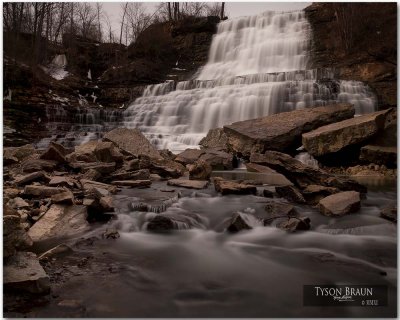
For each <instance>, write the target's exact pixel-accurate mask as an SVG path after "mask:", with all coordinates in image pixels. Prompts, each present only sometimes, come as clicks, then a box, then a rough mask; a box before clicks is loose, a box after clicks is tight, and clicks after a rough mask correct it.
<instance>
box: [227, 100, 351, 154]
mask: <svg viewBox="0 0 400 320" xmlns="http://www.w3.org/2000/svg"><path fill="white" fill-rule="evenodd" d="M353 116H354V107H353V106H352V105H350V104H336V105H330V106H324V107H316V108H306V109H302V110H294V111H290V112H281V113H277V114H273V115H270V116H266V117H262V118H258V119H252V120H246V121H240V122H235V123H233V124H231V125H228V126H224V132H225V134H226V135H227V137H228V141H229V142H228V144H229V147H230V148H231V149H233V150H234V151H235V152H236V153H237V154H238V155H240V156H242V157H249V156H250V154H251V153H255V152H259V153H263V152H265V151H266V150H277V151H288V150H294V149H296V148H298V147H300V146H301V135H302V133H305V132H308V131H311V130H314V129H316V128H318V127H320V126H323V125H327V124H329V123H334V122H338V121H341V120H344V119H348V118H352V117H353Z"/></svg>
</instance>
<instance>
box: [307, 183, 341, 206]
mask: <svg viewBox="0 0 400 320" xmlns="http://www.w3.org/2000/svg"><path fill="white" fill-rule="evenodd" d="M338 192H340V190H339V189H337V188H332V187H324V186H319V185H315V184H311V185H309V186H307V188H305V189H304V190H303V191H302V193H303V196H304V198H305V199H306V201H307V203H308V204H311V205H316V204H318V202H319V201H320V200H321V199H323V198H325V197H327V196H330V195H332V194H335V193H338Z"/></svg>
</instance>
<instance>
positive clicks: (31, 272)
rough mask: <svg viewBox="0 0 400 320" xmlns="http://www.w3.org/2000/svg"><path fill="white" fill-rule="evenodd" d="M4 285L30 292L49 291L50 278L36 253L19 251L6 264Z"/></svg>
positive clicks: (8, 287)
mask: <svg viewBox="0 0 400 320" xmlns="http://www.w3.org/2000/svg"><path fill="white" fill-rule="evenodd" d="M3 271H4V278H3V281H4V287H5V288H6V289H11V290H18V291H24V292H29V293H48V292H49V291H50V279H49V277H48V276H47V274H46V272H45V271H44V269H43V267H42V266H41V265H40V263H39V259H38V258H37V256H36V254H34V253H32V252H18V253H17V254H16V255H15V256H13V257H11V258H10V259H8V260H7V263H6V264H5V265H4V270H3Z"/></svg>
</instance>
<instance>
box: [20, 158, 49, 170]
mask: <svg viewBox="0 0 400 320" xmlns="http://www.w3.org/2000/svg"><path fill="white" fill-rule="evenodd" d="M56 166H57V162H55V161H52V160H42V159H31V160H27V161H24V162H23V163H22V171H23V172H36V171H42V170H44V171H47V172H51V171H54V169H55V168H56Z"/></svg>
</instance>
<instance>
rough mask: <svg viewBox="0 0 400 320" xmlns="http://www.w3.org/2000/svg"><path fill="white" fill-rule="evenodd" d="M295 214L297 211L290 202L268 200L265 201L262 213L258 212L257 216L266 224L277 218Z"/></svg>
mask: <svg viewBox="0 0 400 320" xmlns="http://www.w3.org/2000/svg"><path fill="white" fill-rule="evenodd" d="M296 214H297V212H296V211H295V209H294V207H293V206H292V205H291V204H288V203H283V202H278V201H272V200H269V201H266V202H265V206H264V213H258V214H257V217H258V218H260V219H262V220H263V221H264V225H268V224H270V223H271V222H272V221H274V220H275V219H277V218H283V217H290V216H295V215H296Z"/></svg>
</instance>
